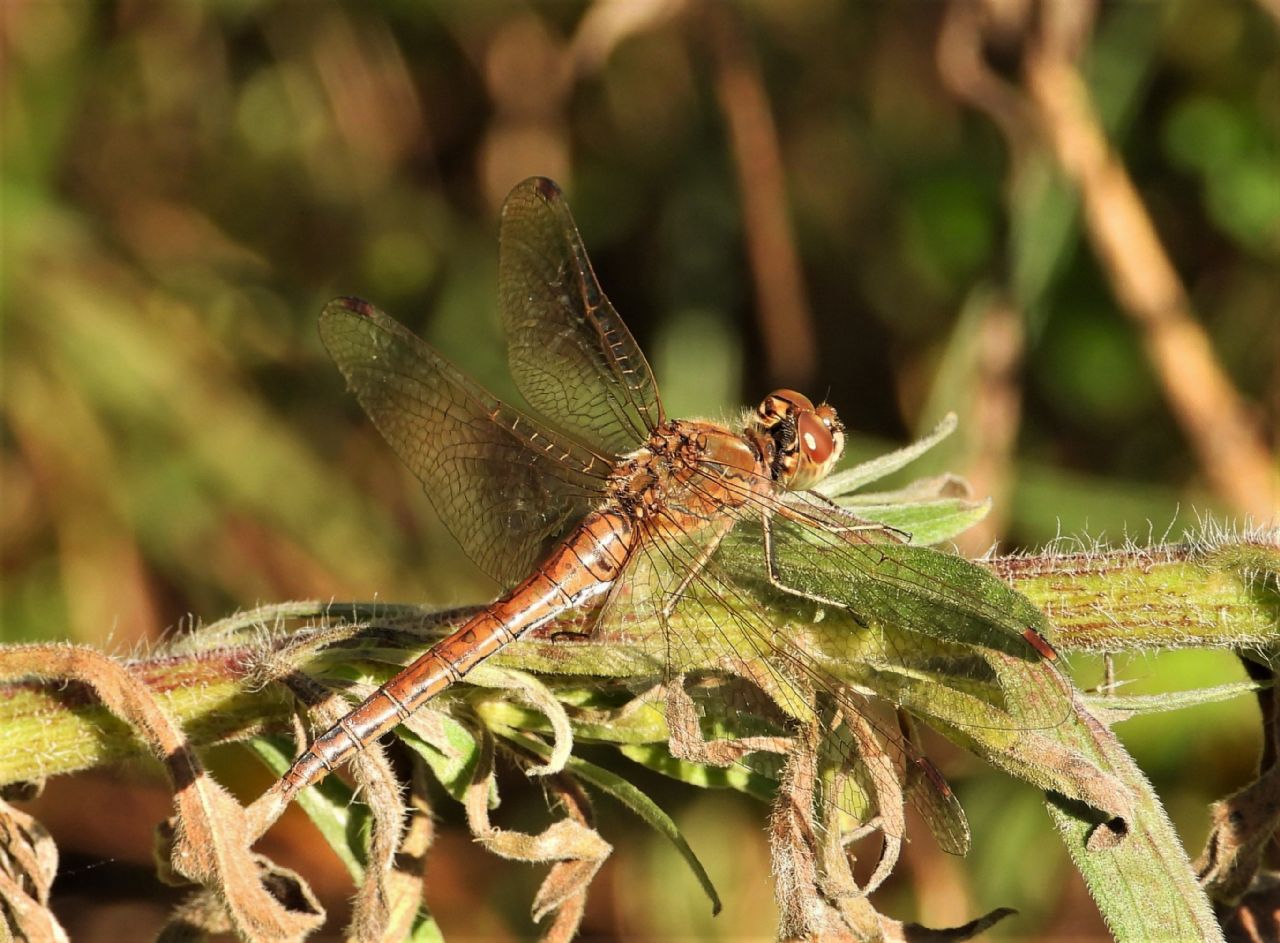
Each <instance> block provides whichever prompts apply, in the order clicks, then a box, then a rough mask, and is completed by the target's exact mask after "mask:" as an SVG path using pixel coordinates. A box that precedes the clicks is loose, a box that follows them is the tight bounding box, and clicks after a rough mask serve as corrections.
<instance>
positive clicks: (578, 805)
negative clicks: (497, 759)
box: [464, 732, 613, 940]
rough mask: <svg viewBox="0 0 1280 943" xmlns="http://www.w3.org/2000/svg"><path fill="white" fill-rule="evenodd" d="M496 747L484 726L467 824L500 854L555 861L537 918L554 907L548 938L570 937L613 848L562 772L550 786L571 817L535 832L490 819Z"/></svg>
mask: <svg viewBox="0 0 1280 943" xmlns="http://www.w3.org/2000/svg"><path fill="white" fill-rule="evenodd" d="M494 752H495V747H494V742H493V738H492V737H491V736H489V735H488V734H487V732H486V733H484V734H483V735H482V737H481V751H480V759H479V762H478V763H477V765H476V768H475V772H474V773H473V775H472V780H471V785H470V786H469V787H468V788H467V793H466V798H465V802H464V804H465V807H466V812H467V824H468V825H469V826H470V828H471V834H472V835H474V836H475V839H476V841H478V842H479V843H480V844H481V845H483V846H484V847H485V848H486V849H487V850H489V851H491V852H493V853H494V854H496V855H500V856H502V857H504V858H510V859H512V860H514V861H526V862H529V863H532V864H547V863H550V864H551V865H552V868H551V871H550V873H548V875H547V877H546V880H544V881H543V883H542V886H541V887H540V888H539V890H538V893H537V896H536V897H535V899H534V908H533V912H534V919H535V920H541V919H542V917H544V916H546V915H547V914H549V913H552V912H554V913H556V919H555V921H554V922H553V923H552V925H551V927H550V928H549V929H548V932H547V936H546V939H549V940H568V939H570V938H572V936H573V934H574V933H575V932H576V930H577V927H578V924H579V922H580V921H581V919H582V913H583V910H584V908H585V905H586V894H587V887H588V886H589V885H590V883H591V880H592V879H593V878H594V877H595V875H596V872H597V871H599V870H600V866H601V865H602V864H604V861H605V859H606V858H608V857H609V855H610V853H611V852H612V851H613V848H612V846H611V845H610V844H609V843H608V842H606V841H605V840H604V839H603V838H602V837H601V836H600V833H599V832H597V831H596V830H595V828H594V827H592V825H591V823H590V810H589V806H588V804H587V801H586V796H585V795H584V794H583V793H582V792H581V790H579V789H578V788H577V787H576V786H574V785H572V783H571V781H569V780H566V779H563V778H560V777H557V778H553V779H549V780H548V781H547V786H548V788H549V789H551V790H552V791H553V792H554V793H555V794H556V795H557V796H558V798H559V799H560V801H561V805H562V806H563V807H564V809H565V811H566V813H567V815H568V817H567V818H563V819H559V820H557V821H555V822H552V823H551V825H549V826H547V828H545V829H544V830H543V831H541V832H539V833H538V834H536V835H530V834H528V833H526V832H517V831H512V830H510V829H503V828H498V827H497V826H495V825H494V824H493V823H492V822H491V821H490V819H489V799H490V796H491V795H492V793H493V790H494V789H495V785H494V766H493V761H494Z"/></svg>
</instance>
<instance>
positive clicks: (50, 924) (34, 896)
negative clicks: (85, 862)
mask: <svg viewBox="0 0 1280 943" xmlns="http://www.w3.org/2000/svg"><path fill="white" fill-rule="evenodd" d="M57 871H58V849H57V846H56V845H54V843H53V839H52V838H51V837H50V835H49V833H48V832H47V831H46V830H45V828H44V826H43V825H41V824H40V823H39V822H37V821H36V820H35V819H34V818H32V817H31V816H29V815H27V814H26V813H25V812H21V811H19V810H18V809H15V808H13V807H12V806H10V805H9V804H8V803H6V802H4V801H3V800H0V915H2V917H3V919H2V921H0V939H4V938H6V937H8V938H16V939H20V940H32V941H41V943H43V941H46V940H47V941H51V943H53V941H64V940H66V939H67V934H66V931H64V930H63V929H62V926H61V925H60V924H59V923H58V920H57V918H56V917H54V915H53V911H52V910H50V909H49V889H50V887H52V885H53V879H54V876H55V875H56V874H57Z"/></svg>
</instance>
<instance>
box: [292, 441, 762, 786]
mask: <svg viewBox="0 0 1280 943" xmlns="http://www.w3.org/2000/svg"><path fill="white" fill-rule="evenodd" d="M771 451H772V450H771V444H770V442H769V440H768V439H767V438H766V437H763V436H760V435H756V434H752V432H750V431H748V432H745V433H743V434H737V435H735V434H734V433H732V432H730V431H729V430H728V429H727V428H725V427H724V426H721V425H717V424H715V423H710V422H701V421H682V422H667V423H664V424H663V425H662V426H661V427H659V428H658V430H657V431H655V432H654V433H653V435H652V436H651V437H650V439H649V442H648V443H646V444H645V445H644V446H643V447H642V448H640V449H637V450H636V451H635V452H632V453H631V454H629V455H626V456H623V457H622V458H621V459H619V461H618V462H617V464H616V466H615V467H614V470H613V473H612V474H611V475H610V477H609V481H608V483H607V486H606V488H605V500H604V502H603V503H602V506H601V507H599V508H598V509H596V510H595V511H593V512H591V513H590V514H588V515H587V517H586V518H584V519H583V520H582V521H581V522H580V523H579V524H578V525H577V526H576V527H574V528H573V529H572V530H571V531H570V532H569V533H568V535H566V536H565V538H564V539H563V540H561V541H560V543H558V544H557V545H556V547H555V548H554V549H553V550H552V551H551V553H550V554H549V555H548V556H547V558H546V559H545V560H543V562H542V563H541V564H540V565H539V566H538V567H537V568H536V569H535V570H534V572H533V573H532V575H530V576H529V577H528V578H527V579H525V580H524V581H523V582H521V583H519V584H518V585H517V586H516V587H515V588H513V589H512V590H511V591H510V592H509V593H507V594H506V595H505V596H504V597H502V598H501V599H499V600H498V601H497V602H495V603H493V604H492V605H491V606H489V607H488V608H487V609H485V610H484V611H483V612H479V613H477V614H476V615H475V616H473V617H472V618H471V619H470V620H468V621H467V622H466V624H465V625H463V626H462V627H461V628H459V629H458V630H457V631H455V632H454V633H453V634H451V635H449V636H448V637H447V638H444V639H441V640H440V641H439V642H437V643H436V644H435V645H433V646H432V647H431V648H430V649H429V650H428V651H427V652H425V653H424V654H423V655H422V656H420V657H419V658H418V659H417V660H416V661H414V662H413V663H411V664H410V665H408V666H407V667H406V668H405V669H404V670H403V671H401V672H400V673H399V674H397V675H396V676H395V677H394V678H392V679H391V680H390V681H388V682H387V683H386V684H384V685H383V686H382V687H381V688H379V689H378V690H377V691H375V692H374V693H373V694H371V695H370V696H369V697H368V698H366V699H365V700H364V701H363V702H362V703H361V704H360V705H359V706H357V707H356V708H355V709H354V710H352V711H351V712H350V713H349V714H347V715H346V717H344V718H343V719H342V720H340V721H339V722H338V723H337V724H335V725H334V726H333V727H332V728H331V729H330V730H328V731H326V732H325V733H323V734H322V735H320V736H319V737H317V738H316V739H315V741H314V742H313V743H312V744H311V747H310V749H308V750H307V751H306V752H305V753H304V754H302V756H300V757H299V758H298V759H297V761H296V762H295V763H294V764H293V766H292V767H290V769H289V771H288V772H287V773H286V774H285V776H284V782H285V789H286V793H287V794H289V795H292V794H293V793H296V792H297V791H298V790H299V789H302V788H304V787H305V786H308V785H310V784H311V783H314V782H316V781H318V780H319V779H321V778H323V777H324V776H325V774H326V773H328V772H329V771H330V770H332V769H334V768H335V767H336V766H338V765H340V764H341V763H343V762H344V761H345V760H346V759H347V758H348V757H349V756H350V755H351V754H352V753H354V752H355V751H356V750H359V749H360V748H361V747H362V746H363V745H364V744H367V743H371V742H373V741H374V740H376V739H378V738H379V737H380V736H382V735H383V734H385V733H387V732H388V731H390V730H391V729H393V728H394V727H395V726H396V725H397V724H399V723H400V722H401V721H403V720H404V719H405V718H407V717H408V716H409V715H410V714H411V713H412V712H413V711H414V710H416V709H417V708H418V707H420V706H421V705H423V704H424V703H426V702H427V701H428V700H430V699H431V698H432V697H434V696H435V695H437V694H439V693H440V692H441V691H443V690H444V689H445V688H447V687H449V686H450V685H452V684H454V683H455V682H457V681H460V680H462V679H463V678H464V677H466V675H467V673H468V672H469V671H470V670H471V669H472V668H474V667H475V666H476V665H477V664H479V663H480V662H482V661H484V660H485V659H486V658H488V657H489V656H490V655H492V654H494V653H495V652H497V651H498V650H499V649H501V648H503V647H504V646H505V645H507V644H508V643H509V642H511V641H512V640H514V639H516V638H518V637H519V636H520V635H522V634H524V633H525V632H528V631H529V630H530V629H534V628H537V627H538V626H540V625H544V624H546V623H548V622H550V621H552V620H553V619H555V618H556V617H557V616H559V615H561V614H562V613H564V612H566V611H568V610H571V609H576V608H579V607H582V606H586V605H589V604H590V603H591V602H593V601H597V600H599V599H600V598H601V597H602V596H603V595H604V594H605V593H607V592H608V590H609V589H610V588H611V587H612V586H613V584H614V581H615V580H617V579H618V577H619V576H620V575H621V573H622V571H623V569H624V568H625V567H626V565H627V562H628V560H629V559H630V558H631V554H632V552H633V551H634V550H635V549H636V548H637V547H638V546H639V545H640V543H641V541H646V540H655V539H657V540H661V539H662V536H663V534H662V532H663V531H668V530H669V531H673V532H678V533H679V534H681V535H688V534H690V533H697V532H698V531H700V530H708V531H711V530H713V529H714V525H716V524H720V525H721V526H722V527H723V526H725V525H727V523H728V522H729V521H730V518H728V517H726V516H725V512H726V510H727V509H732V508H736V507H740V506H741V505H742V504H744V503H745V502H746V501H747V500H748V498H749V497H750V496H751V495H752V494H753V493H755V492H756V491H758V490H760V489H761V488H767V487H771V485H772V480H771V475H770V461H771V458H772V455H771Z"/></svg>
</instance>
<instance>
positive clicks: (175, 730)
mask: <svg viewBox="0 0 1280 943" xmlns="http://www.w3.org/2000/svg"><path fill="white" fill-rule="evenodd" d="M4 671H5V673H6V674H9V673H13V674H16V675H17V676H26V677H35V678H40V679H43V680H49V681H78V682H80V683H82V684H85V685H87V686H88V687H89V688H90V689H92V691H93V692H94V693H95V694H96V695H97V697H98V699H99V701H101V703H102V704H103V706H105V707H106V708H107V709H108V710H109V711H111V713H112V714H114V715H115V716H117V717H119V718H120V719H121V720H123V721H124V722H126V723H127V724H129V726H130V727H131V728H132V729H133V731H134V733H135V734H136V735H137V737H138V738H139V740H141V741H142V742H143V743H144V744H146V746H147V747H148V749H149V750H150V751H151V753H152V754H153V755H154V756H155V757H156V758H157V759H158V760H159V761H160V762H161V765H162V766H163V768H164V770H165V772H166V774H167V775H168V777H169V779H170V782H171V783H172V784H173V786H174V801H175V806H176V809H177V811H176V814H175V815H174V817H173V819H171V820H170V822H169V823H167V827H163V826H162V829H161V835H162V838H161V846H162V847H164V848H165V850H166V852H168V855H167V857H166V861H167V862H168V864H169V865H170V866H171V867H172V870H173V873H175V874H178V875H181V876H182V877H184V878H187V879H188V880H191V881H193V882H195V883H197V884H200V885H201V886H203V887H206V888H209V889H210V890H213V891H214V892H216V893H217V895H218V896H219V898H220V899H221V900H222V901H223V903H224V905H225V906H226V908H227V912H228V916H229V918H230V920H231V923H232V926H233V927H234V928H235V930H236V932H237V933H239V934H241V935H242V936H244V937H247V938H249V939H253V940H280V941H287V940H301V939H302V938H303V937H304V936H305V935H306V934H307V933H309V932H310V931H311V930H312V929H314V928H315V927H317V926H319V924H320V922H321V920H322V919H323V912H322V911H318V905H315V904H314V901H313V900H310V895H309V892H307V893H301V892H300V891H299V893H294V894H293V895H292V897H291V898H290V900H288V901H286V900H281V899H280V898H277V897H276V896H275V895H274V894H273V893H272V892H271V891H270V890H269V889H268V887H267V886H266V885H265V884H264V883H263V881H262V880H261V879H260V876H259V861H258V859H256V858H255V856H254V855H253V854H252V853H251V852H250V851H249V844H250V835H249V832H248V828H247V822H246V818H245V810H244V809H243V808H242V807H241V806H240V804H239V803H237V802H236V801H235V799H233V798H232V797H231V795H230V794H229V793H227V792H226V791H225V790H224V789H222V787H221V786H219V785H218V784H217V783H215V782H214V781H213V780H212V779H211V778H210V777H209V776H208V775H207V774H206V773H205V772H204V768H203V766H202V764H201V762H200V759H199V757H197V756H196V754H195V751H194V750H193V749H192V748H191V746H190V744H189V743H188V742H187V740H186V737H185V736H184V735H183V733H182V730H181V728H180V727H179V726H178V724H177V723H176V722H175V721H174V720H173V719H172V718H171V717H170V716H169V714H168V712H167V711H165V709H164V708H163V707H162V706H161V705H160V703H159V702H158V701H157V700H156V698H155V697H154V696H153V695H152V693H151V691H150V690H149V689H148V688H147V687H146V685H145V684H143V683H142V682H141V681H140V680H138V679H137V678H136V677H134V676H133V674H132V673H131V672H130V671H129V669H128V667H127V666H126V665H124V664H122V663H121V662H119V661H116V660H115V659H112V658H109V657H108V656H106V655H104V654H102V653H101V652H97V651H94V650H93V649H90V648H85V647H80V646H72V645H22V646H15V647H13V648H10V649H8V650H7V651H6V652H5V661H4ZM163 876H164V875H162V877H163ZM302 901H306V903H303V904H302V909H299V910H292V909H291V908H290V903H298V902H302Z"/></svg>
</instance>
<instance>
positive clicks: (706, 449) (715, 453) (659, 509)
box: [607, 420, 768, 519]
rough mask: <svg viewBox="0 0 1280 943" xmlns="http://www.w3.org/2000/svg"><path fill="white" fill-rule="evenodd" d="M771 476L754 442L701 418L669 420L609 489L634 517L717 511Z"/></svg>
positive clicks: (618, 471)
mask: <svg viewBox="0 0 1280 943" xmlns="http://www.w3.org/2000/svg"><path fill="white" fill-rule="evenodd" d="M767 475H768V470H767V466H766V464H765V461H764V455H763V453H762V452H761V451H760V450H759V448H758V447H757V445H756V443H755V441H754V440H750V441H749V440H748V439H746V438H745V437H743V436H742V435H741V434H735V433H733V432H731V431H730V430H729V429H728V428H726V427H725V426H722V425H719V424H716V423H711V422H703V421H698V420H672V421H667V422H664V423H663V424H662V425H661V426H659V427H658V428H657V429H656V430H655V431H654V432H653V434H652V435H651V436H650V437H649V440H648V442H646V443H645V444H644V445H643V446H642V447H641V448H638V449H636V450H635V451H634V452H630V453H628V454H627V455H625V456H623V457H622V458H621V459H620V460H619V461H618V463H617V464H616V465H615V466H614V469H613V473H612V474H611V475H610V476H609V484H608V486H607V490H608V493H609V495H610V497H611V498H612V499H613V501H614V502H615V503H616V504H617V505H618V506H620V507H622V508H624V509H626V510H627V511H628V512H629V513H630V514H631V515H632V517H634V518H636V519H644V518H646V517H649V516H651V515H653V514H655V513H658V514H663V515H666V516H668V517H669V516H671V515H672V514H673V513H674V514H676V515H680V514H686V513H687V514H693V515H695V516H700V515H704V514H706V515H709V514H712V513H714V511H715V508H716V506H717V502H726V503H727V504H729V505H730V506H736V505H737V504H740V503H741V501H742V500H743V498H744V496H745V495H746V494H748V493H749V492H750V491H751V490H752V489H753V488H754V487H758V485H759V483H760V482H761V481H763V480H764V478H765V477H766V476H767Z"/></svg>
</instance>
